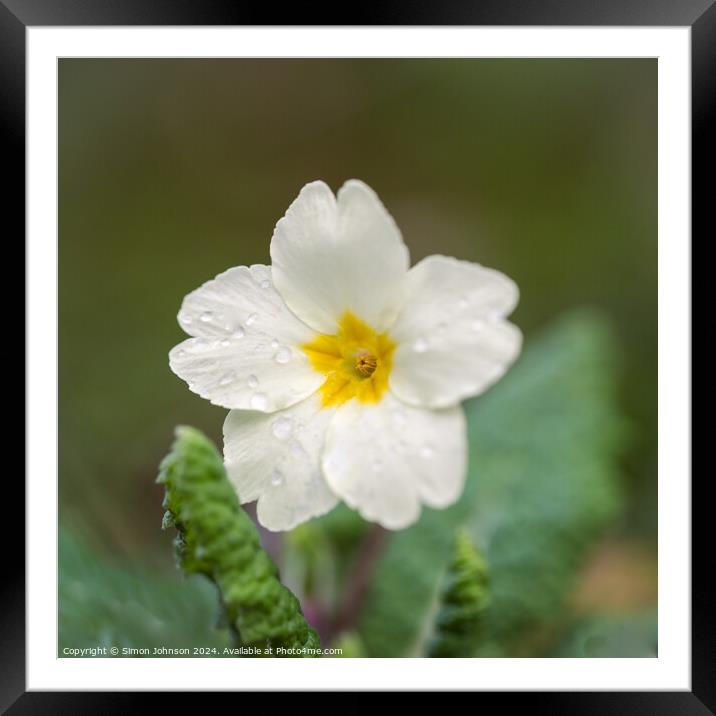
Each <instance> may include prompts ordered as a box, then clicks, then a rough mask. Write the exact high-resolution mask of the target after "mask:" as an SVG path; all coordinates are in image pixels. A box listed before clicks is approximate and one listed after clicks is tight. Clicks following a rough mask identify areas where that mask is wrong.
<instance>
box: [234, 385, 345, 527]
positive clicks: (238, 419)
mask: <svg viewBox="0 0 716 716" xmlns="http://www.w3.org/2000/svg"><path fill="white" fill-rule="evenodd" d="M332 415H333V410H330V409H325V408H323V409H322V408H321V401H320V398H319V397H318V396H317V395H316V396H311V397H310V398H308V399H306V400H304V401H303V402H301V403H298V404H297V405H294V406H292V407H290V408H287V409H285V410H281V411H279V412H277V413H273V414H272V415H266V414H264V413H256V412H253V411H244V410H232V411H231V412H230V413H229V414H228V415H227V417H226V421H225V422H224V461H225V464H226V470H227V472H228V475H229V479H230V480H231V482H232V483H233V484H234V486H235V487H236V491H237V492H238V495H239V499H240V501H241V502H242V503H245V502H252V501H253V500H256V499H258V506H257V516H258V520H259V522H260V523H261V524H262V525H263V526H264V527H266V528H267V529H270V530H274V531H281V530H290V529H293V528H294V527H295V526H296V525H297V524H299V523H301V522H304V521H306V520H308V519H310V518H311V517H317V516H318V515H322V514H324V513H326V512H328V511H329V510H331V509H333V507H335V505H336V503H337V502H338V498H337V497H336V496H335V495H334V494H333V493H332V492H331V491H330V489H329V488H328V486H327V485H326V482H325V480H324V479H323V476H322V474H321V466H320V455H321V451H322V450H323V445H324V440H325V434H326V428H327V427H328V424H329V422H330V420H331V417H332Z"/></svg>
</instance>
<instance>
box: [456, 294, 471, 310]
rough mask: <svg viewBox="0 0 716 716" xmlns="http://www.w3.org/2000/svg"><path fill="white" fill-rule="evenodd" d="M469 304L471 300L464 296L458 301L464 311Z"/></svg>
mask: <svg viewBox="0 0 716 716" xmlns="http://www.w3.org/2000/svg"><path fill="white" fill-rule="evenodd" d="M469 305H470V302H469V301H468V300H467V299H466V298H465V297H464V296H463V297H462V298H461V299H460V300H459V301H458V302H457V306H458V308H459V309H460V310H461V311H464V310H465V309H466V308H467V307H468V306H469Z"/></svg>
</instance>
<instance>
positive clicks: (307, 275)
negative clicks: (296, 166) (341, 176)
mask: <svg viewBox="0 0 716 716" xmlns="http://www.w3.org/2000/svg"><path fill="white" fill-rule="evenodd" d="M271 260H272V265H273V275H274V280H275V282H276V288H277V289H278V291H279V293H280V294H281V295H282V296H283V297H284V299H285V301H286V303H287V304H288V305H289V306H290V307H291V310H292V311H294V313H295V314H296V315H297V316H298V317H299V318H301V319H302V320H303V321H305V322H306V323H308V324H309V325H310V326H312V327H313V328H315V329H316V330H317V331H321V332H322V333H335V329H336V322H337V320H338V319H339V318H340V317H341V316H342V315H343V313H345V312H346V311H352V312H353V313H354V314H355V315H356V316H358V318H360V319H362V320H363V321H366V322H367V323H369V324H370V325H371V326H372V327H373V328H375V329H377V330H382V329H384V328H386V327H387V326H388V325H389V324H390V323H391V322H392V321H393V320H394V319H395V316H396V315H397V312H398V310H399V309H400V307H401V305H402V302H403V298H404V282H405V277H406V273H407V270H408V266H409V264H410V259H409V256H408V249H407V248H406V246H405V244H404V243H403V239H402V237H401V235H400V231H399V230H398V227H397V226H396V225H395V222H394V221H393V219H392V217H391V216H390V214H388V212H387V211H386V210H385V207H384V206H383V205H382V204H381V202H380V200H379V199H378V197H377V196H376V194H375V193H374V192H373V190H372V189H370V188H369V187H368V186H366V185H365V184H363V182H360V181H357V180H351V181H348V182H346V183H345V184H344V185H343V187H342V188H341V190H340V191H339V192H338V197H337V198H336V197H334V196H333V193H332V192H331V190H330V189H329V188H328V186H326V184H324V183H323V182H321V181H316V182H312V183H310V184H307V185H306V186H304V187H303V189H302V190H301V193H300V194H299V195H298V198H297V199H296V200H295V201H294V202H293V203H292V204H291V206H290V207H289V209H288V211H287V212H286V215H285V216H284V217H283V218H282V219H281V220H280V221H279V222H278V224H276V229H275V231H274V234H273V238H272V240H271Z"/></svg>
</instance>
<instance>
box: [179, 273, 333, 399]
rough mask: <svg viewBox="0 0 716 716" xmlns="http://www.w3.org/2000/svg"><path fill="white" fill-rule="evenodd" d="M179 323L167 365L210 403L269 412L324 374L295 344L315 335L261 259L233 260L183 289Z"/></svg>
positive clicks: (302, 395) (316, 385)
mask: <svg viewBox="0 0 716 716" xmlns="http://www.w3.org/2000/svg"><path fill="white" fill-rule="evenodd" d="M179 323H180V325H181V326H182V327H183V328H184V330H186V331H187V333H189V334H190V335H192V336H194V338H190V339H188V340H186V341H184V342H183V343H180V344H179V345H178V346H175V347H174V348H173V349H172V350H171V352H170V353H169V365H170V366H171V369H172V370H173V371H174V372H175V373H176V374H177V375H178V376H179V377H180V378H183V379H184V380H186V381H187V383H188V384H189V388H190V389H191V390H193V391H194V392H195V393H198V394H199V395H201V396H202V397H203V398H207V399H208V400H210V401H211V402H212V403H214V404H215V405H221V406H223V407H225V408H239V409H242V410H260V411H264V412H273V411H274V410H279V409H281V408H285V407H286V406H288V405H293V404H294V403H297V402H299V401H301V400H303V399H304V398H306V397H308V396H309V395H311V394H312V393H313V392H314V391H316V390H317V389H318V388H319V386H320V385H321V383H322V382H323V381H324V380H325V376H323V375H321V374H320V373H318V372H317V371H315V370H314V369H313V368H312V367H311V366H310V364H309V362H308V359H307V357H306V354H305V353H304V352H303V350H301V348H300V345H301V344H303V343H305V342H307V341H309V340H311V338H313V337H314V336H315V333H314V331H312V330H311V329H310V328H308V326H306V325H305V324H304V323H302V322H301V321H299V320H298V319H297V318H296V317H295V316H294V315H293V314H292V313H291V311H289V309H288V307H287V306H286V304H285V303H284V301H283V299H282V298H281V296H280V295H279V294H278V293H277V291H276V289H275V288H274V287H273V283H272V281H271V269H270V267H268V266H252V267H251V268H250V269H249V268H248V267H246V266H239V267H236V268H232V269H229V270H228V271H226V272H225V273H222V274H220V275H219V276H217V277H216V278H215V279H213V280H212V281H208V282H207V283H205V284H204V285H203V286H202V287H201V288H199V289H197V290H196V291H194V292H192V293H190V294H189V295H188V296H187V297H186V298H185V299H184V302H183V303H182V307H181V311H180V312H179Z"/></svg>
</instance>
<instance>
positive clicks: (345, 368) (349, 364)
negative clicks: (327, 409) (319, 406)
mask: <svg viewBox="0 0 716 716" xmlns="http://www.w3.org/2000/svg"><path fill="white" fill-rule="evenodd" d="M302 348H303V350H304V352H305V353H306V355H307V356H308V359H309V361H310V362H311V365H312V366H313V367H314V368H315V369H316V370H317V371H320V372H321V373H323V374H324V375H325V376H326V381H325V382H324V383H323V385H322V386H321V396H322V401H321V402H322V403H323V405H340V404H341V403H345V402H346V401H347V400H350V399H351V398H358V400H360V401H361V402H362V403H377V402H378V401H379V400H380V399H381V398H382V397H383V395H384V393H385V391H386V390H387V389H388V377H389V376H390V368H391V365H392V362H393V351H394V350H395V343H393V341H391V340H390V337H389V336H388V334H387V333H376V332H375V331H374V330H373V329H372V328H371V327H370V326H369V325H368V324H367V323H364V322H363V321H361V320H360V318H358V317H357V316H354V315H353V314H352V313H351V312H350V311H346V312H345V313H344V314H343V316H342V317H341V319H340V320H339V321H338V331H337V332H336V334H335V335H332V336H329V335H326V334H321V335H319V336H317V337H316V338H314V339H313V340H312V341H310V342H309V343H305V344H304V345H303V346H302Z"/></svg>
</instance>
